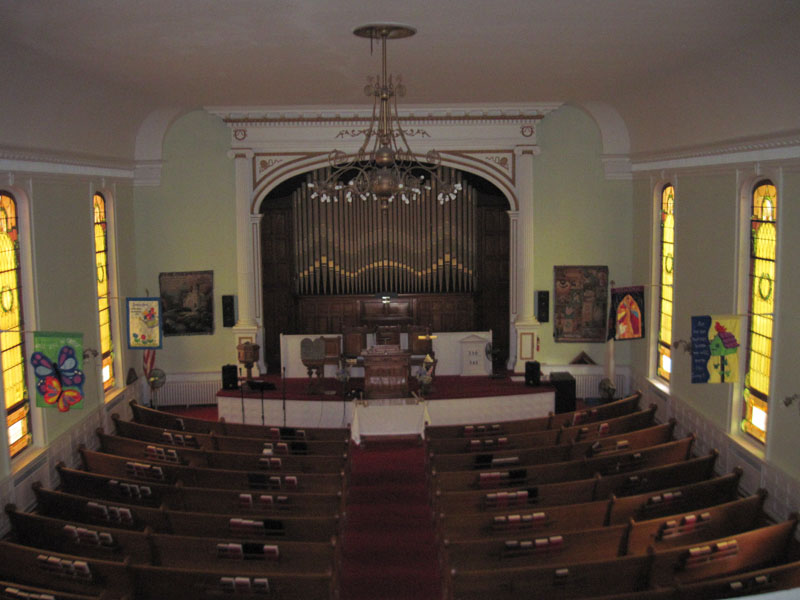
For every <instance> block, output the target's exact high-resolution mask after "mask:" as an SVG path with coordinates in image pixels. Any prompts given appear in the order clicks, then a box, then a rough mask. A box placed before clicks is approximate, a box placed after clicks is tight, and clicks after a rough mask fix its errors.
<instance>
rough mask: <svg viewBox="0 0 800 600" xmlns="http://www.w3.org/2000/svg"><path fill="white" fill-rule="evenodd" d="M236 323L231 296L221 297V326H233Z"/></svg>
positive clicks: (234, 308)
mask: <svg viewBox="0 0 800 600" xmlns="http://www.w3.org/2000/svg"><path fill="white" fill-rule="evenodd" d="M234 325H236V307H235V304H234V297H233V296H223V297H222V326H223V327H233V326H234Z"/></svg>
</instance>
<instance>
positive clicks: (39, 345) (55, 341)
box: [31, 331, 85, 412]
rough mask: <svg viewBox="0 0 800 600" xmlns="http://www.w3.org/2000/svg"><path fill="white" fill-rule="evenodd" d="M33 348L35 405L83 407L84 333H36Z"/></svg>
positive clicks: (63, 408)
mask: <svg viewBox="0 0 800 600" xmlns="http://www.w3.org/2000/svg"><path fill="white" fill-rule="evenodd" d="M33 348H34V352H33V354H31V365H32V366H33V372H34V374H35V375H36V406H57V407H58V410H59V411H61V412H67V411H68V410H69V409H70V408H83V403H82V400H83V383H84V381H85V377H84V374H83V334H82V333H61V332H51V331H35V332H34V333H33Z"/></svg>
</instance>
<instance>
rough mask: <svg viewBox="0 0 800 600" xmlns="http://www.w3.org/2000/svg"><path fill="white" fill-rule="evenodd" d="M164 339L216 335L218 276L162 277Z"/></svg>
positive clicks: (206, 273) (187, 274) (202, 273)
mask: <svg viewBox="0 0 800 600" xmlns="http://www.w3.org/2000/svg"><path fill="white" fill-rule="evenodd" d="M158 288H159V295H160V297H161V310H162V316H161V318H162V327H163V331H164V336H171V335H211V334H213V333H214V272H213V271H184V272H180V273H159V275H158Z"/></svg>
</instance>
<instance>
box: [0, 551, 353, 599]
mask: <svg viewBox="0 0 800 600" xmlns="http://www.w3.org/2000/svg"><path fill="white" fill-rule="evenodd" d="M0 553H1V554H2V555H3V556H4V560H2V561H0V578H5V579H8V578H9V577H10V576H13V579H14V580H15V581H16V580H19V581H21V582H22V583H27V584H30V585H34V586H39V587H56V588H57V589H60V590H65V591H68V592H73V593H77V594H90V595H100V594H103V593H105V594H106V595H105V596H103V597H104V598H107V599H108V600H126V599H134V598H136V599H148V600H150V599H158V600H162V599H164V600H166V599H169V600H212V599H216V600H218V599H219V598H220V597H223V596H230V595H235V598H236V599H237V600H265V599H270V598H274V599H276V600H277V599H283V598H303V600H333V599H335V598H337V597H338V594H337V586H336V578H335V576H334V574H308V573H304V574H282V573H277V574H274V575H269V576H261V575H254V574H252V573H243V572H240V571H237V570H236V569H235V568H234V566H231V568H230V569H228V570H226V571H225V572H224V574H221V573H219V572H208V571H204V570H202V569H180V568H170V567H153V566H143V565H130V564H128V563H126V562H114V561H107V560H101V559H95V558H84V557H80V556H74V555H70V554H63V553H58V552H51V551H46V550H45V551H42V550H40V549H37V548H33V547H29V546H24V545H21V544H13V543H11V542H7V541H0Z"/></svg>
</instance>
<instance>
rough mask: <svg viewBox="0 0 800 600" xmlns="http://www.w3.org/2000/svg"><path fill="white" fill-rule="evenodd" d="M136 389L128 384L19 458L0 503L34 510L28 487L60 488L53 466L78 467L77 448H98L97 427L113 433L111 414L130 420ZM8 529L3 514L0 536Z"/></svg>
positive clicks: (3, 487) (1, 486)
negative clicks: (115, 394) (54, 436)
mask: <svg viewBox="0 0 800 600" xmlns="http://www.w3.org/2000/svg"><path fill="white" fill-rule="evenodd" d="M138 394H139V389H138V386H137V385H136V384H131V385H129V386H128V387H126V388H125V390H123V392H122V393H120V394H119V395H118V396H117V397H116V398H114V400H112V401H111V402H109V403H108V404H105V405H103V406H101V407H99V408H97V409H96V410H93V411H91V412H89V413H87V414H86V418H85V419H84V420H83V421H81V422H80V423H79V424H78V425H76V426H75V427H73V428H71V429H70V430H69V431H67V432H66V433H64V434H63V435H60V436H59V437H57V438H55V439H53V440H50V442H49V444H48V445H47V447H46V448H42V449H39V450H37V449H32V450H30V451H28V452H27V453H24V454H23V455H22V459H23V463H22V464H19V465H15V467H14V472H13V474H12V475H11V476H10V477H7V478H6V479H5V480H3V481H1V482H0V503H2V506H5V505H6V504H15V505H16V506H17V507H18V508H19V509H20V510H30V509H31V508H33V506H34V504H35V502H36V498H35V496H34V494H33V490H32V488H31V486H32V485H33V483H35V482H37V481H39V482H41V484H42V485H43V486H45V487H48V488H54V487H56V486H58V485H59V483H60V481H59V477H58V471H57V470H56V466H57V465H58V463H59V462H63V463H64V464H65V465H67V466H69V467H78V466H80V465H81V459H80V453H79V452H78V447H79V446H80V445H81V444H83V445H84V446H86V447H87V448H91V449H96V448H97V447H98V446H99V442H98V439H97V428H98V427H102V428H103V429H104V430H105V431H108V432H113V431H114V424H113V421H112V420H111V415H112V414H113V413H118V414H119V415H120V416H121V417H122V418H123V419H130V418H131V417H132V413H131V408H130V404H129V402H130V400H132V399H138V397H139V396H138ZM10 530H11V524H10V523H9V521H8V518H7V516H6V514H5V512H3V513H2V515H0V537H2V536H4V535H6V534H7V533H8V532H9V531H10Z"/></svg>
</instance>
